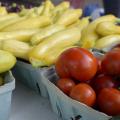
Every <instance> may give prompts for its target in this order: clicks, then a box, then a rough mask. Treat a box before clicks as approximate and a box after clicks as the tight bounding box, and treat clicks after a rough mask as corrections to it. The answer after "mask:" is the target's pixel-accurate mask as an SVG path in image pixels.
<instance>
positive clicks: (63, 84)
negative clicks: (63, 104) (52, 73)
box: [57, 79, 75, 95]
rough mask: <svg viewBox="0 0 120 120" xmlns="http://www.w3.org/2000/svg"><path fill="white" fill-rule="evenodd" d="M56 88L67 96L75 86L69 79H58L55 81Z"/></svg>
mask: <svg viewBox="0 0 120 120" xmlns="http://www.w3.org/2000/svg"><path fill="white" fill-rule="evenodd" d="M57 86H58V88H59V89H61V90H62V91H63V92H64V93H65V94H67V95H68V94H69V93H70V91H71V89H72V88H73V87H74V86H75V82H74V81H73V80H71V79H59V80H58V81H57Z"/></svg>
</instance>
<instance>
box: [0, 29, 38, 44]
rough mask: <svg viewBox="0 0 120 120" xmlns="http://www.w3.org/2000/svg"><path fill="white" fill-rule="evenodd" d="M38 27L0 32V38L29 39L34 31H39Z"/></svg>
mask: <svg viewBox="0 0 120 120" xmlns="http://www.w3.org/2000/svg"><path fill="white" fill-rule="evenodd" d="M39 31H40V30H39V29H25V30H17V31H11V32H0V40H3V39H16V40H19V41H23V42H28V41H30V38H31V37H32V35H34V34H35V33H37V32H39Z"/></svg>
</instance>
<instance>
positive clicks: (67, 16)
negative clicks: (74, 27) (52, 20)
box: [56, 9, 82, 26]
mask: <svg viewBox="0 0 120 120" xmlns="http://www.w3.org/2000/svg"><path fill="white" fill-rule="evenodd" d="M81 15H82V10H81V9H68V10H66V11H65V12H64V13H63V14H62V15H60V17H58V18H57V20H56V23H57V24H61V25H65V26H69V25H70V24H72V23H74V22H76V21H77V20H78V19H79V18H80V17H81Z"/></svg>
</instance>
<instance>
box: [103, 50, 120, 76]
mask: <svg viewBox="0 0 120 120" xmlns="http://www.w3.org/2000/svg"><path fill="white" fill-rule="evenodd" d="M101 66H102V69H103V70H104V73H105V74H109V75H114V76H119V75H120V49H113V50H111V51H110V52H108V53H107V54H106V55H105V56H104V58H103V61H102V64H101Z"/></svg>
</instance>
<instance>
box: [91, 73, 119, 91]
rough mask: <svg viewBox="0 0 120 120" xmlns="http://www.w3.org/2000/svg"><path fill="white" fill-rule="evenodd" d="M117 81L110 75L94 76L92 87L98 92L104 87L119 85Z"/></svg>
mask: <svg viewBox="0 0 120 120" xmlns="http://www.w3.org/2000/svg"><path fill="white" fill-rule="evenodd" d="M116 84H117V82H116V81H115V80H114V79H113V78H112V77H111V76H108V75H103V74H102V75H98V76H97V77H95V78H94V80H93V82H92V87H93V88H94V90H95V91H96V93H99V92H100V91H101V90H102V89H103V88H114V87H117V85H116Z"/></svg>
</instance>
